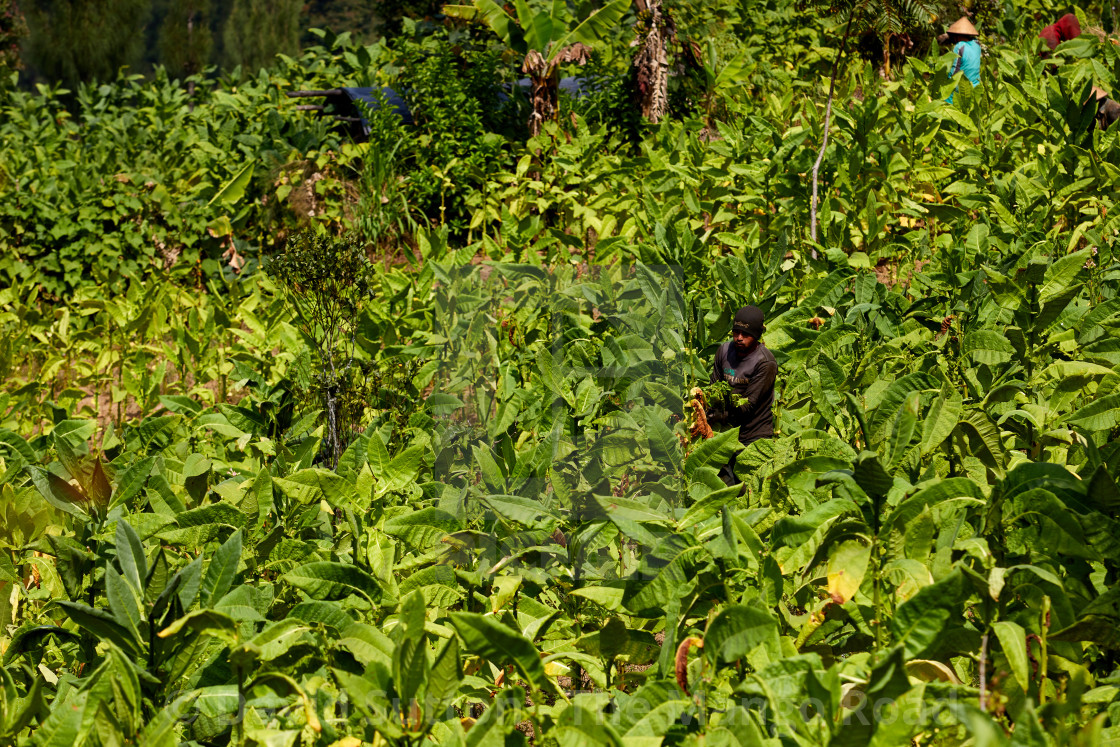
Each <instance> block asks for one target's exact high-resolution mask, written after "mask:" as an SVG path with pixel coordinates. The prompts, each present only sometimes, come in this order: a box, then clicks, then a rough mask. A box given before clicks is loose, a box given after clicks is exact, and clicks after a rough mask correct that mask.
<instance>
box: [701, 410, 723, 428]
mask: <svg viewBox="0 0 1120 747" xmlns="http://www.w3.org/2000/svg"><path fill="white" fill-rule="evenodd" d="M704 417H706V418H707V420H708V424H709V425H718V424H720V423H726V422H727V413H726V412H724V411H723V410H707V411H705V412H704Z"/></svg>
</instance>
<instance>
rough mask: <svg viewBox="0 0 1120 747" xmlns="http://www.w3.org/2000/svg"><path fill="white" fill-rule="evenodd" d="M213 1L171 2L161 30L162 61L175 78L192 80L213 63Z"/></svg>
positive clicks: (189, 0) (171, 0) (188, 0)
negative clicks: (211, 22) (211, 27)
mask: <svg viewBox="0 0 1120 747" xmlns="http://www.w3.org/2000/svg"><path fill="white" fill-rule="evenodd" d="M213 41H214V39H213V36H212V35H211V33H210V0H169V1H168V3H167V12H166V15H165V16H164V18H163V24H162V25H161V26H160V31H159V52H160V61H161V62H162V63H163V65H164V67H166V68H167V71H168V73H170V74H171V75H172V76H183V77H189V76H191V75H194V74H196V73H199V72H202V70H203V68H205V67H206V65H207V64H208V63H209V62H210V52H211V49H212V47H213Z"/></svg>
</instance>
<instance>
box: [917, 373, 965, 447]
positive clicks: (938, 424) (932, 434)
mask: <svg viewBox="0 0 1120 747" xmlns="http://www.w3.org/2000/svg"><path fill="white" fill-rule="evenodd" d="M963 408H964V397H963V396H962V395H961V393H960V391H959V390H958V389H957V388H956V387H955V386H953V385H952V384H951V382H949V381H946V382H945V383H944V384H943V385H942V386H941V394H940V395H938V397H937V399H935V400H934V401H933V404H931V405H930V408H929V412H928V413H927V414H926V419H925V421H924V422H923V423H922V446H921V449H922V455H923V456H925V455H927V454H929V453H931V452H932V451H933V450H934V449H936V448H937V447H938V446H940V445H941V444H942V443H944V441H945V439H946V438H948V437H949V435H950V434H952V432H953V429H954V428H956V427H957V421H958V420H959V419H960V415H961V410H962V409H963Z"/></svg>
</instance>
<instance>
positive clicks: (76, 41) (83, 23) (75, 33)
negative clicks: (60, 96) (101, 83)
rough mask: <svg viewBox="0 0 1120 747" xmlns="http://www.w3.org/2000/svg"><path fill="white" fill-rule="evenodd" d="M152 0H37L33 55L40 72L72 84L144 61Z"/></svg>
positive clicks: (31, 9) (31, 20)
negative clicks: (146, 30) (145, 26)
mask: <svg viewBox="0 0 1120 747" xmlns="http://www.w3.org/2000/svg"><path fill="white" fill-rule="evenodd" d="M150 12H151V0H33V1H32V2H31V3H30V4H29V5H28V6H27V7H26V14H27V24H28V27H29V28H30V32H31V33H30V36H29V38H28V45H27V47H28V56H29V58H30V62H31V66H32V67H33V68H34V69H35V72H36V73H38V74H39V75H40V76H42V77H45V78H47V79H48V80H52V81H60V82H62V83H64V84H66V85H70V86H73V85H75V84H77V83H81V82H89V81H93V80H111V79H113V78H114V77H116V75H117V72H118V71H119V70H120V68H122V67H132V68H133V69H134V70H135V68H136V67H137V66H138V65H139V63H140V62H141V60H142V58H143V54H144V40H145V36H144V25H145V24H146V23H147V20H148V15H149V13H150Z"/></svg>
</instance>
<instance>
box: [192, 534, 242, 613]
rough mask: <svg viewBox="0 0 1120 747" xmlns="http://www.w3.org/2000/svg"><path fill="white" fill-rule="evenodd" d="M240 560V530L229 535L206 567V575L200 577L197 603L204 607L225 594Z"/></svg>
mask: <svg viewBox="0 0 1120 747" xmlns="http://www.w3.org/2000/svg"><path fill="white" fill-rule="evenodd" d="M240 562H241V530H240V529H238V530H237V531H236V532H234V533H233V534H231V535H230V537H229V539H228V540H226V541H225V542H224V543H223V544H222V546H221V547H219V548H218V551H217V552H215V553H214V556H213V557H212V558H210V564H209V565H208V566H207V567H206V576H205V577H204V578H203V579H202V587H201V588H200V596H199V603H200V604H201V605H202V606H203V607H206V606H208V605H210V604H212V603H214V602H217V601H218V600H219V599H221V598H222V597H224V596H225V595H226V592H228V591H229V590H230V587H231V586H232V585H233V579H234V577H235V576H236V575H237V566H238V564H239V563H240Z"/></svg>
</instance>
